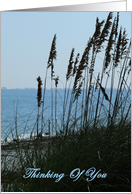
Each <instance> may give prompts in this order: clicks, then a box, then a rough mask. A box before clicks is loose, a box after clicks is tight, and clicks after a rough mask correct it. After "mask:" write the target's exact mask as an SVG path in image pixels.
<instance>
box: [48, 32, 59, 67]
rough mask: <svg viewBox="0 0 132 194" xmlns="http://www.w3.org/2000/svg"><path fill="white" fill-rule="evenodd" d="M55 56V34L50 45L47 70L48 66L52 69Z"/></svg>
mask: <svg viewBox="0 0 132 194" xmlns="http://www.w3.org/2000/svg"><path fill="white" fill-rule="evenodd" d="M56 56H57V51H56V34H55V35H54V38H53V41H52V45H51V50H50V55H49V59H48V66H47V68H49V67H50V66H52V67H54V65H53V60H54V59H56Z"/></svg>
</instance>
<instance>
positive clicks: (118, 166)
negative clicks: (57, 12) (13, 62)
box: [2, 13, 131, 192]
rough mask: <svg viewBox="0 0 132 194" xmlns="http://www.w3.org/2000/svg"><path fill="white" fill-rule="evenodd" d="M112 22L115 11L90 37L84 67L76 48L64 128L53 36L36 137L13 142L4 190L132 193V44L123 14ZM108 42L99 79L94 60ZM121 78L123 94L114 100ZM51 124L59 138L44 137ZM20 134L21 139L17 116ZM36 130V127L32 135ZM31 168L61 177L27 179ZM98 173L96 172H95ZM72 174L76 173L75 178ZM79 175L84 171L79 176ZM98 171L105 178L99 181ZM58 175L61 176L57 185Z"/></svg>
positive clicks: (67, 86)
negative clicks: (121, 24)
mask: <svg viewBox="0 0 132 194" xmlns="http://www.w3.org/2000/svg"><path fill="white" fill-rule="evenodd" d="M112 18H113V14H112V13H109V15H108V17H107V20H106V22H104V21H102V22H99V19H98V18H97V20H96V28H95V32H94V34H93V36H92V38H90V39H89V41H88V44H87V46H86V48H85V51H84V53H83V55H82V58H81V59H80V61H79V54H77V57H76V58H75V60H74V49H72V52H71V55H70V59H69V65H68V69H67V73H66V83H65V94H64V99H63V107H62V108H63V114H62V115H61V116H60V117H59V119H60V122H61V125H60V123H59V122H58V120H57V119H56V118H57V116H58V111H57V110H58V107H57V105H58V101H57V97H58V92H57V86H58V82H59V77H56V78H55V76H54V73H55V72H54V63H53V61H54V59H56V56H57V52H56V35H54V38H53V42H52V45H51V51H50V55H49V59H48V65H47V69H46V76H45V80H44V90H43V91H44V93H43V99H41V98H42V89H41V86H42V80H41V78H40V76H39V77H38V78H37V81H38V93H37V102H38V115H37V121H36V125H35V127H36V130H37V137H36V139H35V140H32V141H29V142H25V141H21V142H20V141H16V142H15V143H13V144H11V145H12V150H14V152H15V156H14V162H11V161H13V160H12V159H10V160H9V161H8V163H7V161H5V165H4V168H3V169H2V187H3V190H4V191H14V192H15V191H20V192H21V191H23V192H84V191H85V192H129V191H131V100H130V99H131V82H130V79H129V78H130V73H131V58H130V56H131V43H130V42H128V39H127V36H126V31H125V29H124V30H123V29H122V28H120V30H119V33H118V22H119V13H117V17H116V18H115V19H114V21H113V22H112V21H111V20H112ZM102 28H103V29H102ZM104 44H107V46H106V49H105V53H104V60H103V64H102V72H98V75H97V76H96V74H94V70H95V64H96V63H95V62H96V58H97V57H98V54H99V53H100V52H101V51H102V49H103V48H104ZM90 56H91V58H90ZM78 63H79V65H78V66H77V64H78ZM49 68H51V85H52V86H53V83H55V93H54V95H53V88H51V107H50V112H51V116H50V120H49V122H47V121H45V119H44V114H45V109H46V108H47V107H46V103H45V91H46V81H47V73H48V70H49ZM118 73H119V74H118ZM117 75H118V83H116V84H117V90H116V94H114V84H115V79H116V76H117ZM73 80H74V81H73ZM116 82H117V79H116ZM71 83H73V85H72V87H71ZM108 83H110V85H111V87H110V93H109V94H108V93H107V90H106V88H107V84H108ZM70 87H71V88H72V91H71V92H70ZM95 92H96V93H97V95H96V96H95ZM113 96H114V100H113ZM80 99H81V100H80ZM79 102H81V104H80V103H79ZM106 102H107V106H106ZM41 107H42V111H40V108H41ZM47 123H48V129H49V133H50V131H53V130H55V132H56V134H57V136H56V137H47V138H46V139H45V138H43V137H42V136H40V134H41V133H42V132H44V130H45V128H47ZM14 130H16V137H18V126H17V116H16V120H15V127H14ZM33 130H34V128H33V129H31V132H33ZM40 132H41V133H40ZM25 143H26V146H25ZM11 145H10V147H11ZM3 149H4V147H3ZM7 157H8V156H7ZM15 158H17V161H15ZM8 165H10V169H9V168H8V167H7V166H8ZM27 168H40V171H38V172H41V173H47V172H49V170H50V172H49V173H50V175H51V174H52V173H53V174H54V173H56V177H54V178H53V174H52V175H51V178H50V176H49V177H48V175H47V177H46V178H39V175H37V174H38V172H37V173H36V174H34V175H33V177H32V178H31V177H28V178H25V177H26V176H27V174H28V173H29V172H30V170H28V171H27ZM91 168H92V170H91V171H89V173H91V174H89V176H88V170H89V169H91ZM94 169H96V172H98V173H97V174H96V172H94V173H93V174H92V171H93V170H94ZM73 170H76V171H75V172H74V173H73ZM78 171H80V173H81V174H80V176H79V173H78ZM26 173H27V174H26ZM41 173H40V174H41ZM99 173H102V174H104V176H103V177H102V176H101V175H100V176H98V175H99ZM57 174H58V175H57ZM95 174H96V175H95ZM28 175H29V174H28ZM59 175H62V177H60V180H58V182H57V176H59ZM94 175H95V177H94ZM37 177H38V178H37ZM90 180H91V181H90Z"/></svg>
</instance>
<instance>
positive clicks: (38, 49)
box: [1, 12, 131, 89]
mask: <svg viewBox="0 0 132 194" xmlns="http://www.w3.org/2000/svg"><path fill="white" fill-rule="evenodd" d="M108 14H109V12H29V13H28V12H3V13H1V87H7V88H8V89H11V88H37V81H36V78H37V77H38V76H40V77H41V78H42V80H43V82H44V77H45V72H46V67H47V61H48V57H49V52H50V48H51V43H52V40H53V37H54V34H57V40H56V50H57V60H56V61H55V63H54V65H55V68H54V71H55V76H57V75H58V76H59V78H60V80H61V81H62V82H63V84H62V82H60V83H59V86H58V87H60V88H63V86H64V83H65V77H66V72H67V66H68V62H69V57H70V54H71V50H72V48H75V56H76V55H77V53H80V58H81V55H82V54H83V51H84V49H85V47H86V45H87V42H88V40H89V37H91V36H92V35H93V33H94V30H95V24H96V18H97V17H98V18H99V20H100V21H102V20H104V19H105V20H106V19H107V16H108ZM116 15H117V13H116V12H114V15H113V16H116ZM113 19H114V17H113ZM121 25H122V27H123V28H126V31H127V34H128V38H130V37H131V13H130V12H120V21H119V26H121ZM102 58H103V57H102ZM98 63H102V60H101V59H98ZM98 68H99V69H98V70H101V68H100V67H98ZM48 76H49V77H50V71H49V74H48ZM48 79H49V80H47V88H50V86H51V85H50V78H48Z"/></svg>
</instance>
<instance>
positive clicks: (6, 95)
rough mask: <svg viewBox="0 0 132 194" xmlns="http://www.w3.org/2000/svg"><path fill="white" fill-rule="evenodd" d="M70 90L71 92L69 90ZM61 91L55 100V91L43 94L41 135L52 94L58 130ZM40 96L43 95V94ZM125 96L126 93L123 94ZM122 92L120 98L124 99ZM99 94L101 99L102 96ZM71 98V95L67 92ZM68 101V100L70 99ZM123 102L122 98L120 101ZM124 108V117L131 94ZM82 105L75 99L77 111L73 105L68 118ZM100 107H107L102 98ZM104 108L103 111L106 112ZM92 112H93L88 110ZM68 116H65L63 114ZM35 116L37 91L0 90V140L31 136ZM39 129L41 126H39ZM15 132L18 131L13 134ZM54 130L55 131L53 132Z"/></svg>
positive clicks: (45, 130) (60, 118)
mask: <svg viewBox="0 0 132 194" xmlns="http://www.w3.org/2000/svg"><path fill="white" fill-rule="evenodd" d="M70 91H71V90H70ZM116 91H117V90H116V89H114V90H113V97H112V103H113V104H114V101H115V96H116ZM64 92H65V90H64V89H58V90H57V98H55V90H54V89H53V90H52V93H51V90H48V89H46V91H45V100H44V114H43V115H44V132H48V124H49V122H48V121H49V120H50V121H51V122H52V118H51V104H52V103H51V95H53V122H54V125H55V114H56V122H57V126H59V127H58V129H61V120H62V115H63V101H64ZM106 93H107V95H108V97H109V96H110V89H107V90H106ZM42 94H43V93H42ZM125 94H126V95H127V90H126V91H125ZM125 94H124V93H123V98H125ZM102 95H103V94H102V92H101V96H102ZM69 97H70V93H69ZM69 99H70V98H69ZM69 99H68V103H67V111H68V109H69V103H70V100H69ZM55 100H56V113H55ZM121 100H122V99H121ZM90 103H92V106H93V109H94V107H95V105H96V103H97V92H96V93H94V97H93V98H92V101H91V102H90ZM124 103H126V104H125V109H124V114H126V112H127V109H128V107H129V104H130V103H131V92H129V95H128V96H127V98H126V100H125V101H124ZM81 104H82V98H81V97H80V98H78V108H77V109H76V103H74V104H73V107H72V111H71V115H73V116H74V115H75V110H77V115H78V116H80V114H81ZM103 104H104V106H105V107H107V108H108V107H109V102H108V101H107V100H105V99H104V101H103ZM107 108H104V111H106V112H107ZM41 111H42V107H40V108H39V114H40V115H41ZM91 111H92V109H91ZM66 114H67V113H66ZM37 115H38V104H37V89H6V90H4V89H2V90H1V139H4V138H5V137H15V136H16V132H17V133H18V134H19V135H20V134H28V135H29V134H30V133H31V131H32V132H34V133H35V132H36V131H37V125H36V121H37ZM39 127H40V126H39ZM16 130H17V131H16ZM53 130H54V129H53ZM53 132H54V133H55V130H54V131H53Z"/></svg>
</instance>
